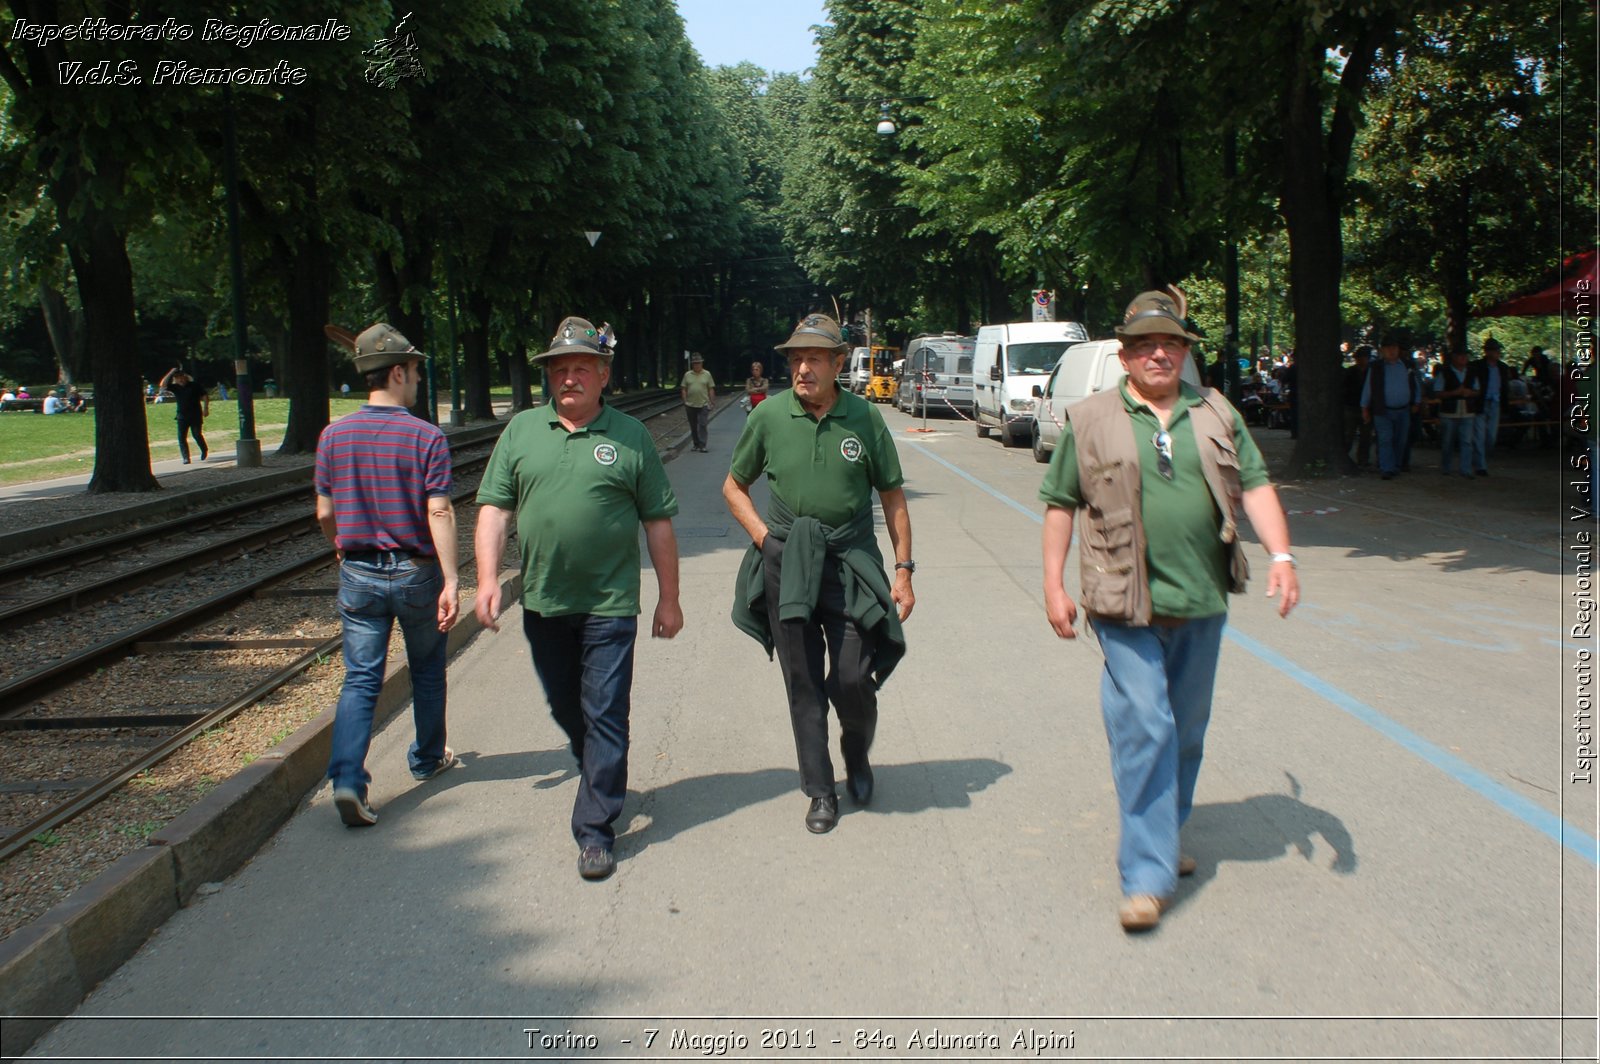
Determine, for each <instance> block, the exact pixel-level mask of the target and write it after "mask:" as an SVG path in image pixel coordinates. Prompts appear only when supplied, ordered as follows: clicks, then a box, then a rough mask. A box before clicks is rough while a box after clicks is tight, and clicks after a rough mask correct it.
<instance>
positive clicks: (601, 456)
mask: <svg viewBox="0 0 1600 1064" xmlns="http://www.w3.org/2000/svg"><path fill="white" fill-rule="evenodd" d="M594 460H595V461H596V462H599V463H600V464H601V465H616V464H617V449H616V448H615V447H614V446H612V445H611V444H609V443H602V444H599V445H598V446H596V447H595V449H594Z"/></svg>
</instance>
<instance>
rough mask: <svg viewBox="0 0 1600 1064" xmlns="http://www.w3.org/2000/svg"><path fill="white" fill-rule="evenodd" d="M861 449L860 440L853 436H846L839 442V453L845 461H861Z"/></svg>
mask: <svg viewBox="0 0 1600 1064" xmlns="http://www.w3.org/2000/svg"><path fill="white" fill-rule="evenodd" d="M862 450H863V448H862V446H861V441H860V440H858V439H856V438H855V437H854V436H849V437H846V439H845V441H844V442H843V443H841V444H839V453H840V454H842V455H844V460H845V461H847V462H859V461H861V452H862Z"/></svg>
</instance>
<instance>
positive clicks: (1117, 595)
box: [1078, 508, 1134, 617]
mask: <svg viewBox="0 0 1600 1064" xmlns="http://www.w3.org/2000/svg"><path fill="white" fill-rule="evenodd" d="M1088 517H1089V519H1088V520H1087V521H1085V522H1084V526H1083V538H1082V540H1081V542H1080V543H1079V544H1078V550H1079V553H1080V555H1081V556H1082V575H1083V604H1084V608H1085V609H1087V610H1088V611H1089V612H1090V613H1098V614H1103V615H1105V616H1108V617H1127V616H1131V614H1132V609H1133V580H1134V556H1133V553H1134V541H1133V510H1132V509H1131V508H1123V509H1119V510H1112V511H1110V512H1109V513H1096V512H1093V511H1091V512H1090V514H1089V515H1088Z"/></svg>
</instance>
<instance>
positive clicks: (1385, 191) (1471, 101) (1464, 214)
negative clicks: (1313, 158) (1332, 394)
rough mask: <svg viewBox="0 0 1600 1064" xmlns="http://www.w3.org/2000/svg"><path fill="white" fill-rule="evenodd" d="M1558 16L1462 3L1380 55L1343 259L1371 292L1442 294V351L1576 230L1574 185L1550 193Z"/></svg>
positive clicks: (1557, 178)
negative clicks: (1488, 302) (1491, 294)
mask: <svg viewBox="0 0 1600 1064" xmlns="http://www.w3.org/2000/svg"><path fill="white" fill-rule="evenodd" d="M1591 10H1592V9H1591ZM1557 26H1558V23H1557V12H1556V11H1554V10H1549V9H1543V10H1541V9H1533V10H1528V11H1526V12H1521V11H1519V12H1517V13H1513V12H1512V11H1510V10H1509V9H1508V8H1507V6H1506V5H1505V4H1503V3H1474V4H1462V5H1458V6H1456V7H1453V8H1451V9H1450V10H1447V11H1443V12H1440V13H1438V14H1437V15H1433V16H1430V17H1427V18H1424V19H1420V20H1418V22H1417V24H1416V25H1415V27H1414V28H1413V30H1412V32H1411V33H1409V34H1408V36H1407V43H1406V45H1405V47H1404V48H1403V49H1401V50H1395V51H1392V52H1389V53H1385V54H1383V55H1382V56H1380V61H1379V63H1378V67H1377V70H1376V72H1375V77H1374V93H1373V99H1372V105H1371V107H1370V109H1369V110H1370V115H1371V117H1370V120H1369V122H1368V124H1367V126H1366V128H1365V129H1364V130H1363V131H1362V133H1361V136H1360V138H1359V140H1358V142H1357V163H1358V169H1357V171H1356V175H1355V178H1354V187H1355V189H1356V193H1357V195H1356V206H1357V210H1355V211H1354V212H1352V215H1351V217H1350V220H1349V226H1348V228H1349V231H1350V232H1351V233H1352V235H1353V247H1352V260H1353V265H1354V269H1356V270H1357V271H1358V272H1359V273H1360V274H1362V275H1363V276H1364V277H1366V278H1368V279H1369V281H1370V282H1371V283H1372V284H1373V286H1374V287H1375V288H1376V289H1377V290H1378V291H1379V292H1380V293H1381V292H1393V293H1396V294H1397V295H1398V294H1399V293H1402V292H1405V291H1407V290H1408V289H1410V288H1411V287H1412V284H1413V282H1420V283H1421V284H1422V285H1424V286H1425V287H1426V295H1427V296H1429V297H1432V296H1434V295H1435V294H1436V295H1437V297H1438V298H1440V299H1442V301H1443V304H1444V308H1445V334H1446V342H1447V344H1448V348H1449V349H1450V350H1466V348H1467V320H1468V315H1469V313H1470V307H1471V304H1472V303H1473V302H1475V301H1477V300H1478V296H1479V293H1480V292H1482V291H1483V290H1484V289H1485V288H1488V289H1489V290H1491V291H1493V290H1496V289H1498V290H1501V291H1504V290H1506V289H1507V288H1514V287H1516V286H1517V285H1518V284H1519V283H1521V282H1522V281H1524V280H1525V279H1526V278H1528V277H1531V276H1535V275H1537V274H1538V273H1539V272H1540V271H1541V270H1543V269H1544V268H1545V267H1546V266H1548V264H1549V263H1550V262H1551V261H1552V260H1555V259H1559V257H1560V249H1561V248H1562V247H1563V246H1572V245H1571V243H1569V241H1571V240H1573V239H1575V238H1577V235H1578V234H1577V230H1578V229H1580V228H1581V226H1580V225H1579V224H1577V223H1578V221H1579V219H1581V218H1582V217H1583V212H1582V211H1581V210H1579V209H1577V208H1578V203H1577V202H1576V201H1575V200H1574V199H1573V198H1571V195H1570V194H1571V192H1573V191H1576V189H1577V188H1578V187H1580V186H1579V185H1577V184H1576V183H1573V184H1568V185H1566V187H1567V189H1568V198H1567V199H1566V200H1565V202H1564V201H1563V193H1562V190H1563V185H1564V184H1565V182H1564V178H1565V177H1566V176H1567V175H1566V174H1565V173H1564V168H1563V165H1562V158H1561V151H1560V143H1559V131H1560V125H1561V122H1560V119H1561V112H1560V108H1559V106H1558V103H1557V101H1556V99H1555V97H1554V95H1553V92H1552V89H1553V88H1554V82H1553V79H1552V76H1551V75H1552V73H1553V72H1554V70H1555V69H1556V64H1557V54H1556V53H1557V49H1558V47H1559V43H1560V42H1559V34H1558V28H1557ZM1574 28H1577V27H1574ZM1563 220H1565V221H1566V223H1567V225H1568V231H1567V232H1565V233H1563V232H1561V224H1562V222H1563ZM1430 301H1431V298H1430ZM1396 302H1398V300H1396ZM1386 316H1387V317H1389V318H1390V320H1395V319H1398V318H1401V317H1402V316H1403V312H1401V311H1399V310H1398V309H1390V310H1389V311H1388V313H1387V314H1386Z"/></svg>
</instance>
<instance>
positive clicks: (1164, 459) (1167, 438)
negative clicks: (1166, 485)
mask: <svg viewBox="0 0 1600 1064" xmlns="http://www.w3.org/2000/svg"><path fill="white" fill-rule="evenodd" d="M1150 442H1151V443H1153V444H1155V445H1156V472H1157V473H1160V474H1161V475H1162V476H1164V477H1166V478H1167V479H1168V480H1171V479H1172V433H1170V432H1168V431H1167V430H1166V429H1157V430H1156V434H1155V435H1154V436H1152V437H1150Z"/></svg>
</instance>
